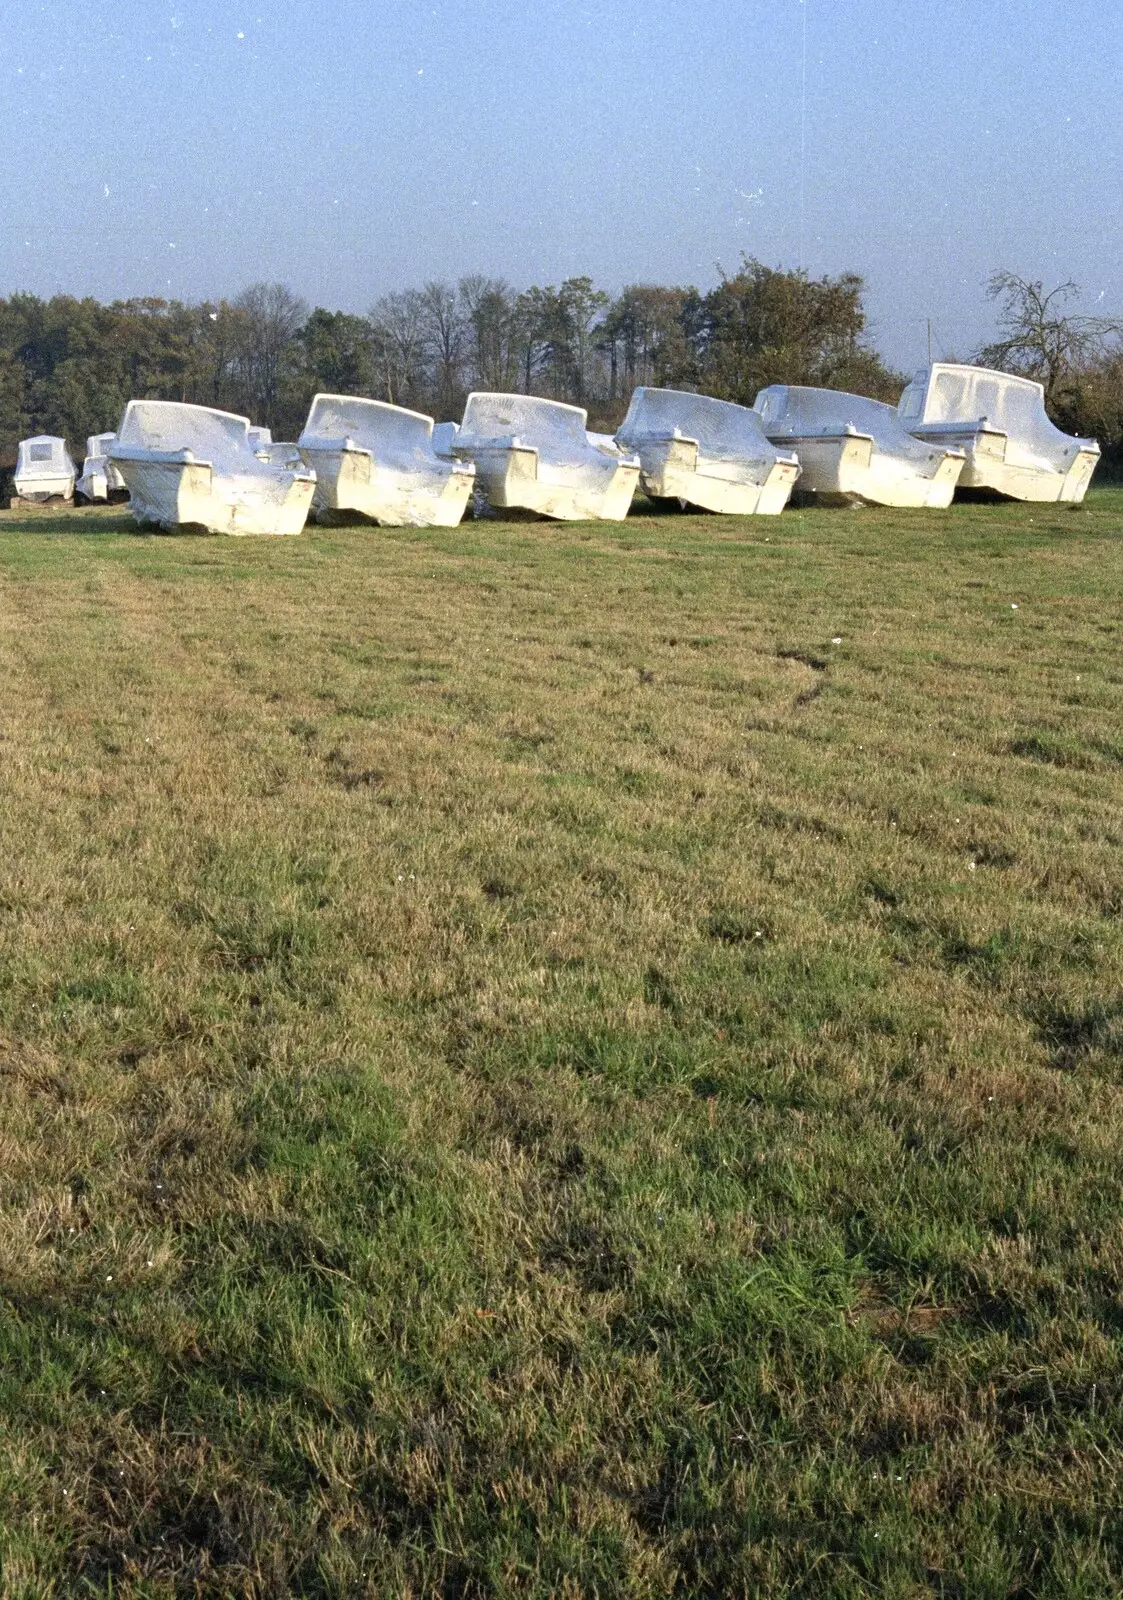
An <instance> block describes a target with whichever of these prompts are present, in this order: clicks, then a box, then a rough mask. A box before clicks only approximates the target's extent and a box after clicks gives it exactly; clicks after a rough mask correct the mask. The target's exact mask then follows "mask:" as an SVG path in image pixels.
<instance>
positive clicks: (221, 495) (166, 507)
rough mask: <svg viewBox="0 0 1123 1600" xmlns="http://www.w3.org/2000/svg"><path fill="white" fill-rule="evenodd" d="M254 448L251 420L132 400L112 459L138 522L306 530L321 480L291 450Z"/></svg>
mask: <svg viewBox="0 0 1123 1600" xmlns="http://www.w3.org/2000/svg"><path fill="white" fill-rule="evenodd" d="M279 449H280V447H278V446H270V445H266V446H261V447H259V449H258V450H257V451H255V450H254V449H253V448H252V446H251V443H250V423H249V419H248V418H247V417H238V416H234V415H233V414H232V413H230V412H228V411H212V410H211V409H210V407H209V406H191V405H183V404H181V403H180V402H179V401H176V400H130V401H129V403H128V405H127V406H126V407H125V415H124V417H123V418H122V419H121V426H120V428H119V429H118V430H117V437H116V439H115V440H114V441H113V442H112V443H111V444H110V446H109V450H108V455H109V459H110V461H111V462H112V463H113V465H114V466H115V467H116V468H117V469H118V471H119V472H120V474H121V476H122V477H123V478H124V480H125V483H126V485H127V487H128V490H129V496H130V499H131V501H132V508H133V515H134V516H135V517H136V519H137V521H138V522H150V523H155V524H156V525H157V526H158V527H161V528H165V529H168V530H171V529H175V528H184V527H200V528H205V529H206V530H207V531H208V532H209V533H233V534H258V533H260V534H292V533H299V532H300V530H301V529H302V528H303V526H304V523H305V519H306V518H307V515H308V508H309V506H310V505H311V503H312V491H313V490H314V489H315V487H316V475H315V473H314V472H310V471H309V470H308V468H307V467H306V466H305V465H304V463H303V462H302V461H301V460H300V459H299V457H298V456H297V455H296V452H295V451H294V450H293V447H292V446H288V447H285V449H286V458H285V459H284V460H274V459H273V455H274V454H276V453H278V451H279Z"/></svg>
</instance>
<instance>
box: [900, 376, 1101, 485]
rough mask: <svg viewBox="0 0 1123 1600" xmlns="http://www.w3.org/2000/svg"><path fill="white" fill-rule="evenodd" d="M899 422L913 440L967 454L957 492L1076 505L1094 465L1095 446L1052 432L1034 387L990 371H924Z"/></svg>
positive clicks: (1041, 394)
mask: <svg viewBox="0 0 1123 1600" xmlns="http://www.w3.org/2000/svg"><path fill="white" fill-rule="evenodd" d="M897 415H898V416H899V418H900V420H901V424H902V426H903V427H906V428H907V429H908V430H909V432H910V433H911V434H913V435H914V436H915V437H916V438H917V439H920V440H923V441H925V442H926V443H931V444H937V445H954V446H955V447H956V448H957V449H960V450H963V451H964V452H965V453H966V457H967V464H966V466H965V467H964V469H963V476H962V477H961V478H960V480H959V483H960V487H961V488H963V489H989V490H990V491H992V492H993V493H995V494H1001V495H1006V496H1008V497H1009V498H1010V499H1012V500H1043V501H1056V500H1064V501H1068V502H1071V503H1073V504H1075V505H1079V503H1080V501H1081V500H1083V498H1084V495H1085V493H1086V492H1087V489H1088V485H1089V483H1091V481H1092V474H1093V472H1095V470H1096V463H1097V462H1098V461H1099V459H1100V447H1099V445H1098V444H1097V443H1096V441H1095V440H1094V439H1074V438H1072V437H1071V436H1070V435H1069V434H1067V433H1062V432H1061V430H1060V429H1059V428H1056V427H1054V426H1053V424H1052V422H1050V420H1049V418H1048V416H1047V414H1046V411H1045V390H1044V388H1043V387H1042V385H1041V384H1040V383H1035V382H1034V381H1033V379H1032V378H1017V377H1014V376H1013V375H1012V374H1011V373H1009V372H993V371H991V369H990V368H989V367H970V366H961V365H958V364H956V363H953V362H937V363H935V364H934V365H933V366H931V367H926V368H925V369H924V370H923V371H922V372H918V373H917V375H916V377H915V378H914V379H913V381H912V382H911V383H910V384H909V386H908V388H907V389H906V390H905V391H904V393H903V394H902V395H901V398H900V401H899V402H898V405H897Z"/></svg>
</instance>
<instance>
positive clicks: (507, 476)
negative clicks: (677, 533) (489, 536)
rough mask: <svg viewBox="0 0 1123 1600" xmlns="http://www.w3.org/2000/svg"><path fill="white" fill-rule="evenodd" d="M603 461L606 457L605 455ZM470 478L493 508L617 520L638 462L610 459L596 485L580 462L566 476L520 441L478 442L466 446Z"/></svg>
mask: <svg viewBox="0 0 1123 1600" xmlns="http://www.w3.org/2000/svg"><path fill="white" fill-rule="evenodd" d="M605 459H606V463H607V462H608V458H607V457H606V458H605ZM472 460H473V461H474V462H475V466H476V483H477V486H478V487H479V489H480V490H481V492H482V494H483V496H484V499H485V500H486V502H487V505H488V506H489V507H490V508H491V509H492V510H494V511H533V512H535V513H536V514H537V515H538V516H540V517H552V518H555V519H556V520H558V521H560V522H594V521H595V522H623V520H624V518H625V517H626V516H627V515H628V507H629V506H630V505H631V503H632V497H633V495H634V494H635V492H636V485H637V484H638V482H639V473H640V468H639V462H638V461H626V460H620V461H617V462H614V463H611V466H612V471H611V474H608V473H605V474H604V476H603V477H602V479H601V482H600V483H599V484H598V485H590V484H589V483H588V482H587V481H585V482H575V481H574V477H578V476H580V477H584V478H585V479H586V480H587V478H588V472H587V469H586V468H584V467H582V468H579V469H578V472H577V473H576V474H574V475H573V477H567V474H566V470H565V466H564V464H561V463H556V464H555V463H549V462H541V461H540V459H539V454H538V451H537V450H534V449H531V448H529V447H527V446H523V445H497V446H484V447H483V448H476V449H474V450H473V451H472Z"/></svg>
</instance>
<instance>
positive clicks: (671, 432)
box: [616, 388, 799, 516]
mask: <svg viewBox="0 0 1123 1600" xmlns="http://www.w3.org/2000/svg"><path fill="white" fill-rule="evenodd" d="M616 439H617V442H618V443H619V444H620V445H622V446H623V447H624V448H625V449H628V450H632V451H634V452H635V453H636V454H637V455H638V456H639V458H640V486H641V488H642V489H643V492H644V494H646V495H648V496H650V498H651V499H653V500H664V499H673V500H685V501H686V502H687V503H688V504H690V505H694V506H701V507H703V508H704V509H705V510H707V511H720V512H726V513H736V514H739V515H741V516H749V515H752V514H753V513H756V514H758V515H759V514H775V513H778V512H780V511H782V510H783V508H784V507H785V506H786V505H787V503H788V499H789V497H790V495H791V492H792V489H793V487H794V485H795V481H796V479H797V478H798V477H799V460H798V458H797V457H796V455H795V454H794V452H792V451H782V450H778V449H776V447H775V446H774V445H772V444H771V443H770V442H769V440H768V439H767V438H766V437H765V434H764V430H763V429H762V427H761V423H760V417H759V416H758V415H757V413H756V412H755V411H751V410H750V409H749V408H748V406H738V405H734V404H733V403H732V402H731V401H728V400H715V399H713V398H712V397H711V396H710V395H704V394H687V393H685V392H684V391H682V390H679V389H648V388H640V389H637V390H636V391H635V393H634V394H633V395H632V402H631V405H629V407H628V414H627V416H626V417H625V418H624V421H623V422H622V423H621V425H620V427H619V428H618V429H617V431H616Z"/></svg>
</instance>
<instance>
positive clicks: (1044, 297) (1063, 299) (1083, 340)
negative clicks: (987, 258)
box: [978, 272, 1123, 406]
mask: <svg viewBox="0 0 1123 1600" xmlns="http://www.w3.org/2000/svg"><path fill="white" fill-rule="evenodd" d="M1079 295H1080V290H1079V289H1078V288H1077V286H1076V284H1075V283H1073V282H1072V281H1071V279H1070V280H1068V281H1067V282H1065V283H1060V284H1058V285H1057V287H1056V288H1055V289H1050V290H1049V292H1048V293H1046V292H1045V286H1044V284H1042V283H1041V282H1039V281H1035V280H1033V279H1029V278H1019V277H1018V275H1017V273H1016V272H995V273H993V274H992V276H991V279H990V282H989V284H988V285H987V296H988V298H989V299H991V300H997V301H998V302H999V307H1000V309H999V323H998V326H999V332H1000V334H1001V338H999V339H996V340H995V341H994V343H993V344H988V345H986V346H984V348H983V349H982V350H980V351H979V356H978V359H979V361H981V362H982V363H983V365H984V366H987V367H997V368H998V369H999V370H1000V371H1004V372H1018V373H1021V374H1022V376H1023V377H1027V378H1036V379H1037V381H1038V383H1040V384H1043V385H1044V388H1045V403H1046V405H1047V406H1052V405H1053V403H1054V401H1055V400H1056V399H1057V394H1058V389H1059V386H1060V385H1061V383H1062V382H1063V381H1064V380H1065V379H1066V378H1069V377H1071V376H1072V375H1073V374H1075V373H1077V372H1079V371H1081V370H1082V369H1083V368H1084V367H1086V366H1088V365H1089V364H1090V363H1092V362H1095V361H1099V360H1102V359H1104V358H1105V357H1106V356H1107V355H1108V353H1109V346H1110V344H1111V341H1112V340H1113V339H1117V338H1119V337H1120V335H1123V322H1120V321H1119V320H1117V319H1116V318H1113V317H1088V316H1080V315H1076V314H1074V313H1072V312H1067V313H1066V312H1065V311H1064V309H1063V308H1064V306H1065V305H1066V304H1067V303H1068V302H1069V301H1071V300H1075V299H1078V298H1079Z"/></svg>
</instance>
